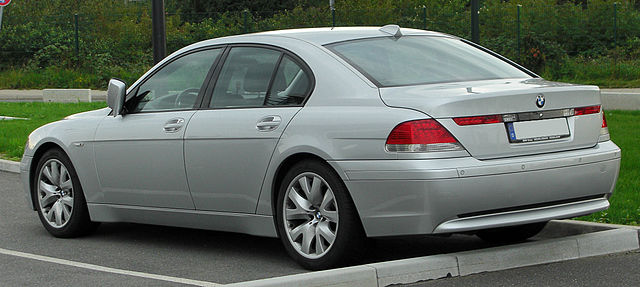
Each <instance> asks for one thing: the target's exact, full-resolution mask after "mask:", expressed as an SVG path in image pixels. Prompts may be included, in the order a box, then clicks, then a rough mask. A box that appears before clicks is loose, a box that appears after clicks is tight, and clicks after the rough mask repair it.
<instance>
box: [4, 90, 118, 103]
mask: <svg viewBox="0 0 640 287" xmlns="http://www.w3.org/2000/svg"><path fill="white" fill-rule="evenodd" d="M45 90H50V89H45ZM45 90H0V101H5V102H43V101H46V99H47V96H45V95H44V94H45ZM58 90H59V91H60V92H61V93H62V94H63V95H65V91H69V93H73V92H74V91H75V90H78V89H58ZM85 90H86V91H88V92H89V95H88V99H89V101H92V102H96V101H106V100H107V91H102V90H89V89H85ZM49 98H50V97H49Z"/></svg>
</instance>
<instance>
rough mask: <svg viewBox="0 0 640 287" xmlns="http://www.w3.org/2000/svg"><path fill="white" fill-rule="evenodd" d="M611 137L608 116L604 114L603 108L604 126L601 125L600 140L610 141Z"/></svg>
mask: <svg viewBox="0 0 640 287" xmlns="http://www.w3.org/2000/svg"><path fill="white" fill-rule="evenodd" d="M610 139H611V136H609V128H608V127H607V118H606V117H605V116H604V110H602V126H601V127H600V138H599V140H598V141H599V142H604V141H608V140H610Z"/></svg>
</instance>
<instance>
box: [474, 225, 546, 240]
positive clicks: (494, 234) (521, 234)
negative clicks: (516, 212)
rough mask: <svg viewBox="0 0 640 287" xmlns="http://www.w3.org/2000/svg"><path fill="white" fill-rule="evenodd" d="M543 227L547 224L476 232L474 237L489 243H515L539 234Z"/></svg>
mask: <svg viewBox="0 0 640 287" xmlns="http://www.w3.org/2000/svg"><path fill="white" fill-rule="evenodd" d="M545 225H547V222H537V223H531V224H525V225H516V226H508V227H501V228H494V229H486V230H481V231H478V232H477V233H476V235H477V236H478V237H480V238H482V240H484V241H487V242H491V243H517V242H522V241H525V240H527V239H529V238H531V237H533V236H535V235H536V234H538V233H540V231H542V229H543V228H544V227H545Z"/></svg>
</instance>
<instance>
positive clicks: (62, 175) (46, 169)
mask: <svg viewBox="0 0 640 287" xmlns="http://www.w3.org/2000/svg"><path fill="white" fill-rule="evenodd" d="M31 190H32V196H33V200H34V204H35V206H36V210H37V212H38V217H40V221H41V222H42V225H43V226H44V228H45V229H46V230H47V231H48V232H49V233H51V235H53V236H55V237H61V238H70V237H78V236H82V235H87V234H89V233H91V232H93V231H94V230H95V229H96V228H97V226H98V223H95V222H91V219H90V217H89V211H88V209H87V203H86V200H85V198H84V194H83V192H82V186H81V185H80V180H79V179H78V174H77V173H76V170H75V168H74V167H73V164H71V160H70V159H69V157H68V156H67V155H66V154H65V153H64V152H63V151H62V150H60V149H50V150H48V151H46V152H45V153H44V154H43V155H42V157H41V158H40V160H39V161H38V167H37V169H36V174H35V176H34V178H33V182H32V188H31Z"/></svg>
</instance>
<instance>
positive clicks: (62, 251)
mask: <svg viewBox="0 0 640 287" xmlns="http://www.w3.org/2000/svg"><path fill="white" fill-rule="evenodd" d="M556 226H557V225H556ZM598 228H599V227H598ZM570 229H571V228H568V229H562V230H557V228H555V230H554V228H547V229H545V230H544V231H543V232H542V233H541V234H540V236H538V237H536V238H534V239H533V241H536V240H543V239H549V238H560V237H563V236H570V235H574V234H576V233H575V232H576V231H575V230H574V231H572V230H570ZM0 230H2V231H1V232H0V286H42V285H48V284H51V283H55V285H61V286H95V285H101V286H193V285H200V286H218V285H221V284H228V283H236V282H244V281H250V280H257V279H264V278H272V277H279V276H285V275H292V274H299V273H305V272H307V271H306V270H304V269H302V268H300V267H299V266H298V265H296V264H295V263H294V262H293V261H292V260H291V259H290V258H289V257H288V256H287V255H286V253H285V251H284V249H283V247H282V245H281V243H280V241H279V240H278V239H274V238H262V237H255V236H249V235H242V234H235V233H225V232H215V231H206V230H195V229H185V228H173V227H163V226H151V225H141V224H130V223H104V224H102V225H101V226H100V228H99V229H98V230H97V232H96V233H94V234H92V235H90V236H87V237H82V238H75V239H59V238H55V237H52V236H50V235H49V234H48V233H47V232H46V231H45V229H44V228H43V227H42V226H41V223H40V221H39V219H38V217H37V214H36V212H34V211H31V210H29V208H28V207H27V202H26V199H25V196H24V194H23V191H22V186H21V184H20V182H19V177H18V175H17V174H14V173H7V172H0ZM578 233H580V232H578ZM370 244H371V246H370V247H369V249H370V252H369V254H368V256H367V258H365V259H364V260H363V261H362V262H361V263H363V264H364V263H375V262H383V261H389V260H396V259H405V258H413V257H420V256H428V255H436V254H443V253H453V252H460V251H467V250H475V249H484V248H489V247H494V246H493V245H490V244H487V243H485V242H483V241H481V240H480V239H478V238H477V237H475V236H470V235H454V236H451V237H414V238H391V239H377V240H372V241H371V242H370ZM514 248H515V247H514ZM479 252H482V251H480V250H479ZM513 252H518V251H517V250H516V249H514V251H513ZM639 260H640V253H639V251H637V250H636V251H633V252H627V253H621V254H614V255H606V256H597V257H589V258H582V259H579V260H570V261H565V262H559V263H552V264H544V265H537V266H530V267H524V268H516V269H510V270H503V271H497V272H486V273H481V274H474V275H469V276H463V277H456V278H445V279H439V280H431V281H426V282H418V283H415V284H410V285H408V286H435V285H438V286H470V285H472V286H566V285H574V286H575V285H579V286H637V284H636V283H637V282H640V275H639V274H640V265H639V264H637V262H639Z"/></svg>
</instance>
